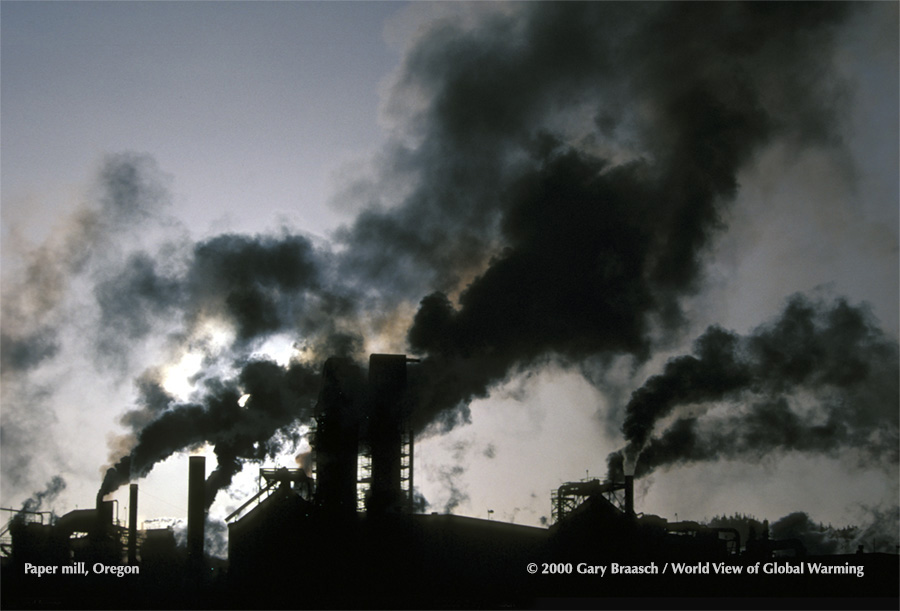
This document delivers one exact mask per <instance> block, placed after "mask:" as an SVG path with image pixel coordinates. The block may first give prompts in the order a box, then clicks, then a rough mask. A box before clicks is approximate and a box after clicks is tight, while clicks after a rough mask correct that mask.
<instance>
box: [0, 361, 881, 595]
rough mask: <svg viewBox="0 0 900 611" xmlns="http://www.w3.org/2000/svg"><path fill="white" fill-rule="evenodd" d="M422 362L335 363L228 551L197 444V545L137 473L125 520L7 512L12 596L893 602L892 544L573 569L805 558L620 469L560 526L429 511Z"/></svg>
mask: <svg viewBox="0 0 900 611" xmlns="http://www.w3.org/2000/svg"><path fill="white" fill-rule="evenodd" d="M414 366H415V362H414V361H412V360H411V359H408V358H407V357H406V356H405V355H380V354H375V355H372V356H371V357H370V361H369V369H368V375H367V377H366V378H365V379H364V378H362V377H361V376H360V374H359V372H358V369H357V368H355V367H354V366H353V364H352V363H350V362H349V361H346V360H342V359H338V358H332V359H329V360H328V361H327V362H326V363H325V365H324V368H323V373H322V389H321V393H320V395H319V401H318V405H317V406H316V410H315V428H314V429H313V431H312V446H313V449H314V450H315V459H316V460H315V472H314V473H312V474H308V473H306V472H305V471H304V470H302V469H288V468H274V469H261V470H260V474H259V488H258V492H257V493H256V494H255V495H253V496H252V497H250V498H248V499H247V500H246V502H244V503H243V504H242V505H241V506H240V507H239V508H238V509H237V510H235V511H234V512H233V513H232V514H231V515H229V516H228V518H227V520H226V521H227V523H228V559H227V562H226V561H220V560H218V559H215V558H211V557H209V556H208V555H207V554H205V553H204V524H205V522H206V515H205V514H206V507H207V499H206V496H205V495H206V492H205V490H206V487H205V483H206V481H205V480H206V477H207V474H206V464H205V458H204V457H202V456H192V457H191V458H190V461H189V473H188V487H187V489H188V494H187V497H188V498H187V500H188V512H187V513H188V515H187V538H186V544H185V545H184V546H183V547H179V546H177V545H176V542H175V538H174V535H173V534H172V532H171V530H139V529H138V527H137V523H136V522H137V507H138V502H139V499H138V492H139V491H138V486H137V484H132V485H131V487H130V503H129V512H128V513H129V516H128V524H127V526H122V525H120V523H119V522H118V520H117V519H116V518H115V516H114V511H115V507H114V505H113V503H112V502H110V501H105V500H104V499H103V497H102V496H99V495H98V498H97V499H96V507H95V508H94V509H87V510H76V511H73V512H70V513H68V514H66V515H64V516H62V517H60V518H59V519H58V520H57V521H56V522H55V523H52V524H51V523H50V521H49V520H47V519H46V518H47V516H46V515H45V514H33V515H29V514H27V512H19V513H17V514H16V515H14V516H13V518H12V519H11V520H10V521H9V523H8V524H7V527H6V533H5V534H7V535H8V536H9V537H11V540H10V542H9V543H8V544H6V545H5V547H4V552H6V553H5V554H4V556H5V557H4V560H3V562H4V564H3V574H2V577H3V586H4V587H3V592H2V596H3V599H2V603H3V607H4V608H186V609H191V608H240V609H253V608H499V607H502V608H545V607H549V608H570V607H576V608H577V607H583V606H588V607H597V606H607V605H608V604H611V605H612V606H616V607H620V608H621V607H629V606H632V605H634V606H641V605H643V606H644V608H646V607H647V606H650V607H653V606H662V607H673V606H675V607H677V606H680V605H678V604H677V603H673V598H672V597H673V596H676V597H688V598H685V599H684V600H690V601H691V602H690V604H688V605H687V606H691V607H694V608H702V607H704V606H710V607H716V606H717V605H720V604H721V602H720V600H719V599H718V597H733V596H740V597H747V596H750V597H806V596H815V597H839V598H841V599H842V600H843V601H844V602H846V603H847V606H850V607H852V606H854V605H853V604H852V601H853V600H856V599H860V600H862V599H865V600H866V601H867V602H868V605H869V606H870V607H872V608H881V607H880V606H879V605H881V604H886V605H888V606H887V607H884V608H896V603H897V585H898V578H897V574H898V573H897V571H898V556H897V555H895V554H890V555H888V554H861V555H856V556H852V557H838V556H835V557H831V558H830V559H829V562H831V563H849V562H851V561H852V562H853V563H855V564H861V565H863V566H864V567H865V577H864V578H852V579H850V578H847V579H843V580H837V579H825V578H823V576H813V575H805V576H791V577H790V578H781V579H777V578H768V579H767V578H761V577H759V576H757V577H756V578H752V577H750V576H749V575H709V574H705V573H703V572H702V571H697V573H696V574H689V575H678V576H673V575H671V574H668V575H666V574H636V575H632V574H628V575H621V576H619V577H615V578H614V577H612V576H605V577H600V576H597V575H586V574H583V573H581V572H580V571H578V570H573V567H578V566H579V565H585V566H590V567H594V566H606V567H609V566H610V565H611V564H612V563H616V564H620V565H626V566H646V565H650V564H652V565H658V566H662V565H663V563H666V562H679V563H695V564H698V566H701V567H702V566H704V565H703V563H710V562H718V563H726V564H728V565H730V566H738V567H747V566H750V565H752V564H754V563H757V562H760V561H765V560H772V559H774V558H776V557H777V558H779V559H780V560H781V561H782V562H784V563H788V564H789V563H791V562H794V563H796V562H802V561H804V560H808V559H809V558H808V557H804V558H801V557H803V556H804V554H805V550H804V548H803V545H802V542H799V541H787V542H785V541H770V540H768V539H766V538H763V539H754V540H752V541H741V537H740V534H739V533H738V532H737V531H736V530H734V529H731V528H710V527H708V526H704V525H701V524H699V523H696V522H690V521H680V522H669V521H667V520H665V519H663V518H660V517H658V516H651V515H643V514H641V513H639V512H637V511H636V509H635V506H634V493H633V479H634V478H633V471H631V472H628V473H626V475H625V476H624V478H623V479H622V481H600V480H596V479H595V480H587V481H580V482H570V483H566V484H563V485H562V486H560V487H559V488H558V489H557V490H556V491H554V493H553V494H552V496H551V499H550V501H551V504H552V517H553V523H552V525H551V526H550V527H549V528H538V527H531V526H522V525H517V524H509V523H503V522H498V521H493V520H482V519H476V518H470V517H461V516H455V515H439V514H429V513H419V512H417V511H416V507H415V502H414V501H415V499H414V495H413V492H414V487H413V481H414V480H413V477H414V464H413V444H414V438H413V434H412V429H411V426H410V414H411V413H412V410H413V409H414V406H413V405H411V403H410V401H409V399H408V397H407V394H406V392H405V390H406V386H407V368H408V367H414ZM79 563H83V564H79ZM50 564H53V565H58V566H76V567H89V568H88V569H87V571H86V572H85V573H80V574H66V575H59V576H53V581H52V584H53V587H52V588H48V587H47V586H48V584H50V583H51V582H50V581H48V576H44V577H36V576H32V575H29V574H27V573H26V570H25V567H26V565H50ZM98 564H99V565H101V566H125V567H135V568H137V569H138V571H137V572H136V573H135V574H128V575H125V576H123V577H122V578H116V577H111V576H110V575H105V574H103V575H101V574H96V573H95V572H94V571H93V567H94V566H95V565H98ZM530 566H533V567H536V573H532V572H531V571H530V570H529V567H530ZM548 567H549V570H548ZM41 579H43V581H41ZM654 600H655V601H657V602H658V604H657V605H654V604H652V601H654ZM795 600H802V599H795ZM648 601H650V602H648ZM659 601H662V602H659ZM703 601H707V602H708V603H709V604H708V605H704V603H703ZM873 601H874V602H873ZM686 604H687V603H686ZM873 605H874V606H873ZM890 605H893V607H891V606H890ZM788 606H792V605H788Z"/></svg>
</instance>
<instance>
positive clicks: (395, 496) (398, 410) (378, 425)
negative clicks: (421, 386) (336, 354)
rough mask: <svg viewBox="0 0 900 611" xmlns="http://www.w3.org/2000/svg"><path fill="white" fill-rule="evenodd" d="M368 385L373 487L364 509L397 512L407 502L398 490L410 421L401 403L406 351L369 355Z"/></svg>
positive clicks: (373, 512) (378, 512) (380, 512)
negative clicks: (406, 429) (405, 431)
mask: <svg viewBox="0 0 900 611" xmlns="http://www.w3.org/2000/svg"><path fill="white" fill-rule="evenodd" d="M369 389H370V391H371V404H370V406H369V409H370V413H369V431H368V436H369V447H370V449H371V452H372V487H371V493H370V496H369V499H368V503H367V510H368V512H369V513H370V514H384V513H396V512H398V511H403V508H404V506H406V505H407V504H408V499H403V497H402V491H401V486H402V480H401V470H402V458H401V456H402V446H403V441H402V438H403V431H404V429H405V428H407V427H408V422H409V418H408V414H406V413H405V409H404V405H403V403H402V401H403V393H404V391H405V390H406V355H405V354H373V355H371V356H370V357H369ZM404 501H406V502H404Z"/></svg>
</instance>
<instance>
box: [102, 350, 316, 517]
mask: <svg viewBox="0 0 900 611" xmlns="http://www.w3.org/2000/svg"><path fill="white" fill-rule="evenodd" d="M319 386H320V372H319V371H318V370H316V369H313V368H309V367H306V366H304V365H302V364H300V363H296V362H294V363H291V364H290V365H289V366H288V367H287V368H286V369H285V368H282V367H281V366H279V365H278V364H277V363H274V362H272V361H268V360H252V361H250V362H248V363H245V364H244V366H243V368H242V369H241V371H240V374H239V375H238V376H237V377H236V378H234V379H227V380H221V379H218V378H213V379H210V380H207V381H206V382H205V389H204V397H203V401H202V402H199V403H178V402H176V401H175V400H174V399H172V398H171V397H167V396H166V395H165V393H164V392H163V391H161V390H160V389H159V387H158V386H157V385H155V384H153V383H149V382H147V381H146V380H145V383H144V385H143V386H142V387H141V391H142V402H143V406H142V407H139V408H137V409H135V410H133V411H131V412H128V413H127V414H126V415H125V416H124V418H123V422H125V423H131V424H132V425H134V426H135V427H136V430H135V431H134V439H135V440H136V443H135V445H134V448H133V449H132V450H131V451H130V452H129V453H128V454H126V455H125V456H122V457H121V458H119V460H118V461H117V462H116V464H115V465H113V466H112V467H110V468H109V469H108V470H107V472H106V475H105V477H104V480H103V484H102V486H101V488H100V492H99V494H100V495H101V496H104V495H106V494H108V493H110V492H112V491H114V490H115V489H116V488H118V487H119V486H121V485H123V484H125V483H127V482H128V481H131V480H133V479H135V478H138V477H143V476H144V475H146V474H147V473H149V471H150V469H152V467H153V465H155V464H156V463H158V462H160V461H162V460H164V459H166V458H168V457H169V456H171V455H172V454H174V453H175V452H178V451H181V450H186V449H190V448H194V447H197V446H199V445H202V444H203V443H210V444H212V445H213V446H214V452H215V454H216V460H217V462H218V465H217V467H216V469H215V470H214V471H213V472H212V473H211V474H210V476H209V477H208V478H207V482H206V486H207V492H206V499H207V505H211V504H212V502H213V501H214V500H215V496H216V493H217V492H218V491H219V490H221V489H222V488H225V487H227V486H228V485H229V484H230V483H231V480H232V477H233V476H234V475H235V474H236V473H237V472H238V471H239V470H240V468H241V465H242V463H243V461H244V460H262V459H264V458H266V457H269V456H274V455H276V454H278V453H279V452H280V451H281V450H282V447H281V443H282V442H283V440H284V439H285V438H287V439H290V438H292V437H293V436H295V434H296V433H295V431H294V426H295V424H296V422H297V421H304V420H309V419H310V418H311V415H312V409H313V402H314V401H315V398H316V396H317V394H318V392H319ZM244 394H247V395H249V399H248V400H247V401H246V403H244V404H243V406H242V405H241V404H240V403H239V400H240V399H241V397H242V396H243V395H244ZM160 403H162V404H163V405H160ZM161 407H163V409H160V408H161ZM148 414H149V416H148ZM148 420H149V421H148ZM279 432H280V433H283V435H282V437H281V438H279V436H277V435H276V433H279ZM294 441H296V442H299V439H294Z"/></svg>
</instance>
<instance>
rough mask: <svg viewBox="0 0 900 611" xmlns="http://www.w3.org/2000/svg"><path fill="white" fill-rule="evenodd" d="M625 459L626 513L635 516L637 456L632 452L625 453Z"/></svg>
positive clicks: (623, 468)
mask: <svg viewBox="0 0 900 611" xmlns="http://www.w3.org/2000/svg"><path fill="white" fill-rule="evenodd" d="M624 458H625V459H624V461H623V463H622V470H623V471H624V472H625V513H626V515H629V516H633V515H634V469H635V466H636V465H635V462H636V460H635V458H636V457H635V456H632V455H631V453H630V452H626V453H625V457H624Z"/></svg>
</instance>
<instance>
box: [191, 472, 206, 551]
mask: <svg viewBox="0 0 900 611" xmlns="http://www.w3.org/2000/svg"><path fill="white" fill-rule="evenodd" d="M205 522H206V457H205V456H191V457H190V463H189V466H188V515H187V551H188V558H190V559H191V561H192V562H198V563H199V562H200V561H202V560H203V529H204V525H205Z"/></svg>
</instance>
